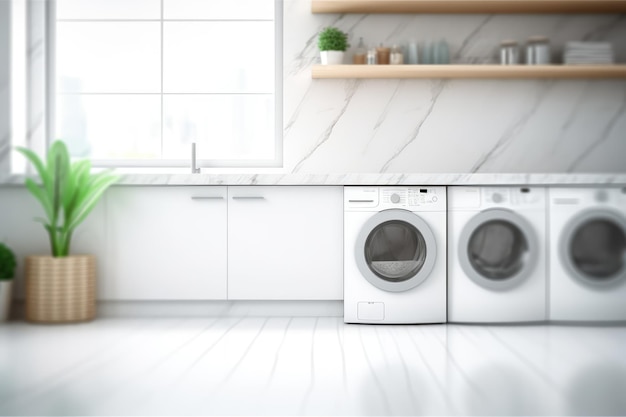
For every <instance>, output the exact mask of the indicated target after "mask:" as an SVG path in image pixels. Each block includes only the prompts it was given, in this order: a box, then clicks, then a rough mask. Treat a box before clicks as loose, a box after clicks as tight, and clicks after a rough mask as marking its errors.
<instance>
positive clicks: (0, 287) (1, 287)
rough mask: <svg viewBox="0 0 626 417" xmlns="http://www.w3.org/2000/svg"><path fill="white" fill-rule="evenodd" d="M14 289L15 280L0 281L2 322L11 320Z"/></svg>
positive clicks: (0, 320) (0, 316)
mask: <svg viewBox="0 0 626 417" xmlns="http://www.w3.org/2000/svg"><path fill="white" fill-rule="evenodd" d="M12 289H13V280H11V279H10V280H3V279H0V322H3V321H7V320H8V319H9V313H10V312H11V298H13V297H12V295H13V294H12Z"/></svg>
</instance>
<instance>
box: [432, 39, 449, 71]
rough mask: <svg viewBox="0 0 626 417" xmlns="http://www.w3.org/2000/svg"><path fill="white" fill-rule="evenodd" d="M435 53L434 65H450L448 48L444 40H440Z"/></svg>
mask: <svg viewBox="0 0 626 417" xmlns="http://www.w3.org/2000/svg"><path fill="white" fill-rule="evenodd" d="M435 50H436V51H437V58H436V62H435V64H439V65H441V64H449V63H450V49H449V48H448V42H446V40H445V39H441V40H440V41H439V43H438V44H437V47H436V48H435Z"/></svg>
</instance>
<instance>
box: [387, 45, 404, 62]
mask: <svg viewBox="0 0 626 417" xmlns="http://www.w3.org/2000/svg"><path fill="white" fill-rule="evenodd" d="M389 63H390V64H391V65H402V64H404V55H403V54H402V48H400V47H399V46H398V45H393V46H392V47H391V52H390V55H389Z"/></svg>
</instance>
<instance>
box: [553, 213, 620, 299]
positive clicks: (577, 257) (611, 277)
mask: <svg viewBox="0 0 626 417" xmlns="http://www.w3.org/2000/svg"><path fill="white" fill-rule="evenodd" d="M559 252H560V253H559V257H560V259H561V263H562V264H563V266H564V268H565V269H566V270H567V272H569V274H570V276H572V277H574V279H576V280H577V281H578V282H579V283H581V284H583V285H586V286H592V287H594V288H598V289H600V288H610V287H613V286H614V285H619V284H622V283H624V282H625V281H626V218H625V217H624V216H623V215H621V214H620V213H617V212H614V211H610V210H587V211H584V212H581V213H580V214H579V215H577V216H576V217H574V218H573V219H572V220H570V221H569V223H567V224H566V226H565V227H564V229H563V231H562V233H561V240H560V242H559Z"/></svg>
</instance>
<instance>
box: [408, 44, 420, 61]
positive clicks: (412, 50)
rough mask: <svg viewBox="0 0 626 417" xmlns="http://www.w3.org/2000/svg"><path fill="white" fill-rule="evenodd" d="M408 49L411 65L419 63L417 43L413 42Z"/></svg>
mask: <svg viewBox="0 0 626 417" xmlns="http://www.w3.org/2000/svg"><path fill="white" fill-rule="evenodd" d="M407 49H408V53H407V55H408V59H407V61H408V63H409V64H410V65H415V64H417V63H418V62H419V58H418V49H417V42H415V41H411V42H410V43H409V46H408V48H407Z"/></svg>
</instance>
